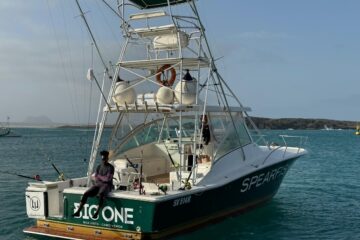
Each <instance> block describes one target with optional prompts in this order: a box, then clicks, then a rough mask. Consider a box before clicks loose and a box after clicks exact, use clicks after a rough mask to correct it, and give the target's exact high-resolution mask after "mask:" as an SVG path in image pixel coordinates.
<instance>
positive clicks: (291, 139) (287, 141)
mask: <svg viewBox="0 0 360 240" xmlns="http://www.w3.org/2000/svg"><path fill="white" fill-rule="evenodd" d="M278 136H279V137H280V138H281V139H282V141H283V144H279V143H277V142H271V143H270V144H268V147H269V149H270V150H271V152H270V153H269V154H268V155H267V156H266V157H265V159H264V161H263V164H264V163H265V162H266V160H268V159H269V157H270V156H271V155H272V154H273V153H275V152H277V150H278V149H281V148H285V150H284V152H283V156H282V157H283V158H285V155H286V153H287V152H288V150H289V148H292V149H294V148H295V149H297V150H296V154H299V152H300V150H301V149H302V148H303V146H304V145H305V144H306V143H307V140H308V137H307V136H293V135H278Z"/></svg>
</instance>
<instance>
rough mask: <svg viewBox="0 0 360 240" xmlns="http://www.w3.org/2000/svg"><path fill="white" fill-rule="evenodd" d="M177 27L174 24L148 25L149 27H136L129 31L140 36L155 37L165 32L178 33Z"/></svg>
mask: <svg viewBox="0 0 360 240" xmlns="http://www.w3.org/2000/svg"><path fill="white" fill-rule="evenodd" d="M176 31H177V29H176V27H175V25H174V24H170V25H164V26H156V27H147V28H135V29H132V30H130V31H129V33H131V34H137V35H139V37H142V38H144V37H155V36H160V35H165V34H171V33H176Z"/></svg>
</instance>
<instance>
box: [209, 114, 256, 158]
mask: <svg viewBox="0 0 360 240" xmlns="http://www.w3.org/2000/svg"><path fill="white" fill-rule="evenodd" d="M210 122H211V128H212V135H213V136H214V140H215V142H216V143H217V146H216V148H215V156H214V161H216V160H217V159H219V158H221V157H222V156H224V155H225V154H227V153H229V152H231V151H232V150H234V149H237V148H239V147H243V146H245V145H248V144H250V143H251V142H252V140H251V137H250V135H249V133H248V130H247V128H246V125H245V120H244V118H243V117H242V115H241V113H240V112H236V113H232V118H231V117H230V116H229V115H228V114H226V115H225V114H211V115H210ZM235 129H236V130H235Z"/></svg>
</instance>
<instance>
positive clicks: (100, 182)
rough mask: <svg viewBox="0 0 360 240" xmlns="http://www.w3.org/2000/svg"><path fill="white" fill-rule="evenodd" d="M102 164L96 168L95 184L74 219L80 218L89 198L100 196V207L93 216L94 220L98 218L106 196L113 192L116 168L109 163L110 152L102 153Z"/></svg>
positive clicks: (83, 199)
mask: <svg viewBox="0 0 360 240" xmlns="http://www.w3.org/2000/svg"><path fill="white" fill-rule="evenodd" d="M100 155H101V157H102V158H101V159H102V160H101V164H100V165H99V166H98V167H97V168H96V171H95V184H94V185H93V186H92V187H91V188H89V189H88V190H87V191H86V192H85V193H84V195H83V196H82V198H81V201H80V206H79V208H78V209H77V210H76V212H75V213H74V214H73V216H74V217H78V216H80V212H81V210H82V208H83V207H84V205H85V203H86V201H87V199H88V197H95V196H96V195H98V196H99V206H98V208H97V210H96V212H95V214H94V216H93V218H97V216H98V215H99V212H100V208H101V207H102V205H103V203H104V199H105V197H106V195H107V194H108V193H109V192H111V190H112V187H113V184H112V179H113V175H114V166H113V165H111V164H110V163H108V160H109V152H108V151H101V152H100Z"/></svg>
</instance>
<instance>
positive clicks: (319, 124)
mask: <svg viewBox="0 0 360 240" xmlns="http://www.w3.org/2000/svg"><path fill="white" fill-rule="evenodd" d="M251 119H252V120H253V121H254V123H255V124H256V126H257V127H258V128H259V129H278V130H284V129H294V130H295V129H303V130H320V129H324V126H325V125H326V126H327V127H328V128H329V129H355V127H356V124H357V122H355V121H340V120H330V119H305V118H279V119H274V118H262V117H251Z"/></svg>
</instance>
